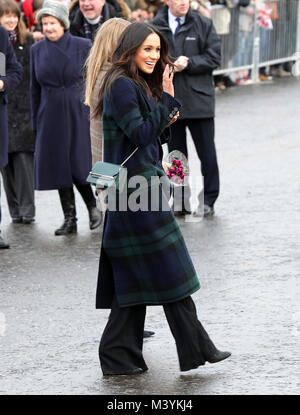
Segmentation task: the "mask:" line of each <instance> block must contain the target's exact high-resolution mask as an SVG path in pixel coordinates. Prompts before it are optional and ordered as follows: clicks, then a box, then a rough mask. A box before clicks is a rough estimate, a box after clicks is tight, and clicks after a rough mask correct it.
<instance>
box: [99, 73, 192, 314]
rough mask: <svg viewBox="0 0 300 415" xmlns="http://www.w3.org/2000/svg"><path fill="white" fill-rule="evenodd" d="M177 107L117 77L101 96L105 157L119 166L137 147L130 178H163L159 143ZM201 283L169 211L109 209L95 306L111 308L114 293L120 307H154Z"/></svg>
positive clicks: (172, 101) (167, 98)
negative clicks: (107, 91) (138, 305)
mask: <svg viewBox="0 0 300 415" xmlns="http://www.w3.org/2000/svg"><path fill="white" fill-rule="evenodd" d="M179 107H180V104H179V103H178V101H177V100H176V99H174V98H173V97H171V96H170V95H169V94H166V93H164V94H163V97H162V100H161V101H160V102H158V103H155V101H154V100H153V98H152V99H148V98H147V95H146V93H145V92H144V91H143V90H142V89H141V88H140V87H139V86H138V85H136V84H135V83H134V82H133V81H132V80H130V79H128V78H125V77H120V78H118V79H117V80H115V81H114V83H113V85H112V88H111V91H110V93H109V95H108V96H105V97H104V107H103V135H104V160H105V161H107V162H111V163H116V164H120V163H121V162H122V161H124V160H125V158H126V157H127V156H128V155H129V154H131V152H132V151H133V150H134V149H135V148H136V146H138V147H139V149H138V151H137V152H136V153H135V154H134V155H133V156H132V157H131V159H130V160H129V161H128V163H126V167H127V169H128V177H131V176H133V175H142V176H144V177H145V178H146V179H147V180H148V181H149V178H150V177H151V176H162V175H164V176H165V174H164V171H163V170H162V167H161V158H162V149H161V143H163V142H165V141H166V140H167V135H168V134H167V130H168V129H166V126H167V124H168V123H169V121H170V119H172V118H173V116H174V115H175V114H176V112H177V111H178V108H179ZM149 186H150V184H149ZM149 188H150V187H149ZM162 197H164V194H163V192H162ZM199 287H200V285H199V281H198V278H197V275H196V271H195V269H194V266H193V264H192V261H191V258H190V256H189V253H188V251H187V248H186V245H185V243H184V240H183V237H182V234H181V231H180V229H179V226H178V224H177V222H176V220H175V218H174V215H173V213H172V211H170V210H168V211H162V210H159V211H151V210H149V211H141V210H138V211H136V212H133V211H131V210H127V211H118V210H114V211H112V210H109V209H108V210H107V212H106V217H105V223H104V228H103V237H102V247H101V254H100V262H99V273H98V285H97V293H96V307H97V308H111V304H112V298H113V296H114V294H116V297H117V301H118V304H119V306H120V307H128V306H133V305H137V304H146V305H156V304H164V303H170V302H175V301H178V300H180V299H183V298H185V297H187V296H189V295H191V294H192V293H193V292H195V291H197V290H198V289H199Z"/></svg>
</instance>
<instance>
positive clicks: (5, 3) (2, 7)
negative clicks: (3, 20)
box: [0, 0, 30, 45]
mask: <svg viewBox="0 0 300 415" xmlns="http://www.w3.org/2000/svg"><path fill="white" fill-rule="evenodd" d="M9 13H13V14H15V15H16V16H18V24H17V30H18V40H19V42H20V44H21V45H23V44H24V43H25V41H26V38H27V36H30V34H29V32H28V31H27V29H26V26H25V23H24V22H23V19H22V16H21V11H20V8H19V6H18V5H17V3H16V2H15V1H13V0H0V17H1V16H3V15H4V14H9Z"/></svg>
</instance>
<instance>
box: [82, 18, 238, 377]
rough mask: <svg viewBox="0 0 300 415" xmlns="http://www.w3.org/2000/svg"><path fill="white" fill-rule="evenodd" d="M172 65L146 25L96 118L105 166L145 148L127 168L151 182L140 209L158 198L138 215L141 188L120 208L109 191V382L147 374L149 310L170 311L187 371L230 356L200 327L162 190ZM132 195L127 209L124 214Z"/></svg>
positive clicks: (104, 92) (191, 273)
mask: <svg viewBox="0 0 300 415" xmlns="http://www.w3.org/2000/svg"><path fill="white" fill-rule="evenodd" d="M90 64H92V62H90ZM168 64H171V62H170V61H169V60H168V45H167V42H166V41H165V39H164V38H163V37H162V35H161V34H160V33H159V32H158V31H157V30H156V29H155V28H153V27H151V26H149V25H147V24H145V23H132V24H131V25H129V26H128V27H127V28H126V29H125V30H124V32H123V33H122V35H121V37H120V40H119V42H118V45H117V47H116V50H115V52H114V54H113V57H112V67H111V68H110V69H109V70H108V71H107V73H106V75H105V77H104V80H103V83H102V85H101V88H100V92H99V105H98V106H96V110H95V116H97V115H98V113H99V114H100V115H102V116H103V134H104V161H106V162H110V163H115V164H121V163H122V162H123V161H124V160H125V159H126V158H128V156H129V155H130V154H132V153H133V151H134V150H135V149H136V148H137V151H136V152H135V153H134V154H133V155H132V157H131V158H130V159H128V161H127V163H126V167H127V174H128V180H129V181H128V185H129V183H130V181H131V180H136V179H138V181H139V180H141V179H143V180H141V182H140V183H142V182H143V185H142V186H140V188H139V191H141V193H140V201H141V203H142V199H143V200H145V199H144V198H145V197H146V196H147V197H148V196H149V194H150V196H151V197H150V198H149V199H147V200H148V203H147V204H146V205H145V206H144V207H143V208H141V207H140V208H138V209H136V206H133V205H131V202H132V200H133V199H134V197H133V192H134V189H130V188H128V189H126V191H128V193H127V198H126V192H125V195H124V193H122V192H121V189H119V192H117V193H116V199H117V200H116V207H115V208H114V207H113V203H112V204H110V203H109V202H110V197H113V196H112V195H111V194H110V193H108V199H109V201H108V209H107V212H106V217H105V222H104V229H103V239H102V248H101V255H100V262H99V274H98V286H97V293H96V307H97V308H110V309H111V313H110V316H109V320H108V323H107V325H106V327H105V329H104V332H103V334H102V338H101V341H100V346H99V358H100V364H101V368H102V372H103V374H104V375H124V374H128V375H129V374H137V373H142V372H144V371H145V370H147V369H148V368H147V365H146V363H145V361H144V358H143V355H142V346H143V329H144V321H145V313H146V305H163V307H164V311H165V314H166V317H167V320H168V324H169V326H170V329H171V331H172V334H173V336H174V338H175V340H176V345H177V350H178V357H179V364H180V369H181V370H182V371H186V370H190V369H193V368H196V367H198V366H199V365H203V364H204V363H205V362H206V361H209V362H211V363H214V362H217V361H220V360H223V359H226V358H227V357H229V356H230V353H229V352H222V351H219V350H218V349H217V348H216V347H215V345H214V344H213V342H212V341H211V340H210V338H209V336H208V334H207V333H206V331H205V330H204V328H203V327H202V325H201V323H200V322H199V321H198V319H197V314H196V309H195V305H194V303H193V301H192V298H191V297H190V296H191V294H192V293H194V292H195V291H197V290H198V289H199V287H200V285H199V281H198V278H197V275H196V271H195V269H194V266H193V264H192V261H191V258H190V256H189V253H188V251H187V248H186V246H185V243H184V240H183V237H182V234H181V232H180V229H179V227H178V224H177V222H176V220H175V218H174V215H173V213H172V211H171V210H170V208H169V206H168V200H167V199H166V195H165V193H164V192H163V191H162V186H161V181H160V178H165V179H166V175H165V173H164V171H163V169H162V164H161V158H162V148H161V144H162V143H164V142H166V141H167V140H168V139H169V130H168V128H167V127H168V125H171V124H172V123H174V122H175V121H176V119H177V116H178V110H179V108H180V104H179V102H178V101H177V100H176V99H175V98H174V88H173V84H172V75H171V74H170V68H169V66H168ZM156 191H157V192H156ZM159 191H160V192H159ZM152 192H153V193H152ZM152 194H159V203H154V204H153V202H157V200H155V197H153V199H152ZM124 197H125V201H126V200H127V203H128V206H127V209H126V208H124V206H125V205H124V206H122V207H121V206H120V207H119V208H117V206H119V204H118V202H120V201H121V199H123V198H124ZM137 199H138V198H137ZM150 199H151V200H150ZM154 205H155V208H154V209H152V206H154ZM150 206H151V209H150ZM166 206H168V209H166Z"/></svg>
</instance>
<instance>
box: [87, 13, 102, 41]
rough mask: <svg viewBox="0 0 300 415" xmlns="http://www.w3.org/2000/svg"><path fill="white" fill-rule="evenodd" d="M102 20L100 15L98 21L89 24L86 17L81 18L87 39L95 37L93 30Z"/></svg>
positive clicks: (94, 30) (95, 29)
mask: <svg viewBox="0 0 300 415" xmlns="http://www.w3.org/2000/svg"><path fill="white" fill-rule="evenodd" d="M102 22H103V17H102V16H100V20H99V22H98V23H97V24H95V25H91V24H90V23H89V22H88V21H87V20H86V19H84V20H83V31H84V36H85V37H86V38H87V39H91V40H93V39H94V38H95V32H96V31H97V29H98V28H99V27H100V26H101V24H102Z"/></svg>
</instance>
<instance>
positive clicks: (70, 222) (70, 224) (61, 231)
mask: <svg viewBox="0 0 300 415" xmlns="http://www.w3.org/2000/svg"><path fill="white" fill-rule="evenodd" d="M69 233H77V223H76V220H74V218H65V220H64V223H63V224H62V225H61V227H60V228H58V229H56V231H55V232H54V234H55V235H68V234H69Z"/></svg>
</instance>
